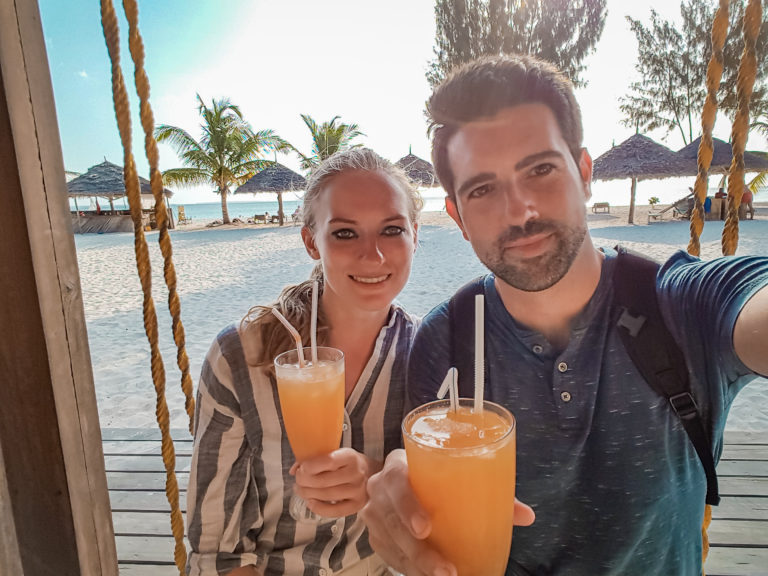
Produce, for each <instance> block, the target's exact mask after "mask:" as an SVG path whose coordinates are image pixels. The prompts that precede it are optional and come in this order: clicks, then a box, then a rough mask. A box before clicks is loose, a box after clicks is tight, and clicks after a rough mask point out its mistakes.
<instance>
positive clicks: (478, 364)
mask: <svg viewBox="0 0 768 576" xmlns="http://www.w3.org/2000/svg"><path fill="white" fill-rule="evenodd" d="M484 391H485V297H484V296H483V295H482V294H478V295H476V296H475V413H476V414H480V413H482V411H483V393H484Z"/></svg>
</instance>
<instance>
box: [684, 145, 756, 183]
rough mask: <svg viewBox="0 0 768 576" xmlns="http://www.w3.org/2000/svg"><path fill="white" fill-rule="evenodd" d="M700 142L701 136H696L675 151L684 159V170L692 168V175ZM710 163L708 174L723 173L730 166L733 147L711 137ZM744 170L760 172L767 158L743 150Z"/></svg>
mask: <svg viewBox="0 0 768 576" xmlns="http://www.w3.org/2000/svg"><path fill="white" fill-rule="evenodd" d="M700 144H701V136H699V137H698V138H696V140H694V141H693V142H691V143H690V144H688V146H686V147H685V148H681V149H680V150H678V151H677V155H678V156H679V157H680V158H682V159H683V160H684V163H685V167H686V170H692V171H693V172H692V173H693V175H696V173H697V172H698V168H697V165H696V162H697V157H698V154H699V145H700ZM712 147H713V152H712V164H711V165H710V167H709V172H710V174H725V173H727V172H728V169H729V168H730V167H731V160H732V159H733V149H732V148H731V145H730V144H729V143H728V142H724V141H723V140H720V139H719V138H712ZM744 170H745V171H747V172H762V171H763V170H768V158H766V157H765V156H763V155H761V154H754V153H752V152H749V151H746V152H744Z"/></svg>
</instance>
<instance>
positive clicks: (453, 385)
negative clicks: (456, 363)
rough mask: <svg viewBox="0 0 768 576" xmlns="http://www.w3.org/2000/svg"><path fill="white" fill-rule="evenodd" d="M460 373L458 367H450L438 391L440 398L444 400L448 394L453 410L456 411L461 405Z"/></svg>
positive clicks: (438, 397)
mask: <svg viewBox="0 0 768 576" xmlns="http://www.w3.org/2000/svg"><path fill="white" fill-rule="evenodd" d="M458 374H459V372H458V371H457V370H456V368H449V369H448V373H447V374H446V375H445V378H444V379H443V383H442V384H441V385H440V390H438V391H437V399H438V400H442V399H443V398H445V395H446V394H448V399H449V400H450V401H451V412H456V410H457V408H458V407H459V385H458V382H457V378H458Z"/></svg>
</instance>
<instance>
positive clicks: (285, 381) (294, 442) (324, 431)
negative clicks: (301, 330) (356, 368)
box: [275, 347, 344, 462]
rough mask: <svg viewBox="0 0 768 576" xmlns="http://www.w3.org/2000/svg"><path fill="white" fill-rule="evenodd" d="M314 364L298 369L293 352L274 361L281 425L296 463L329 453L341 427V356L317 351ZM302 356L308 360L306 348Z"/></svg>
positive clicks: (328, 350) (329, 350)
mask: <svg viewBox="0 0 768 576" xmlns="http://www.w3.org/2000/svg"><path fill="white" fill-rule="evenodd" d="M317 356H318V362H317V364H313V363H312V362H311V361H307V363H306V365H305V366H304V368H300V367H299V363H298V354H297V351H296V350H291V351H289V352H285V353H283V354H281V355H280V356H278V357H277V358H275V375H276V377H277V391H278V395H279V397H280V409H281V411H282V413H283V423H284V424H285V431H286V433H287V434H288V441H289V442H290V444H291V449H292V450H293V455H294V456H295V457H296V461H297V462H303V461H304V460H307V459H308V458H313V457H315V456H321V455H323V454H329V453H331V452H333V451H334V450H336V449H337V448H338V447H339V444H340V443H341V434H342V427H343V425H344V355H343V353H342V352H341V350H337V349H335V348H322V347H321V348H318V349H317ZM304 357H305V358H310V350H309V348H305V349H304Z"/></svg>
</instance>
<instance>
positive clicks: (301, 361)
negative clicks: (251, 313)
mask: <svg viewBox="0 0 768 576" xmlns="http://www.w3.org/2000/svg"><path fill="white" fill-rule="evenodd" d="M272 314H274V315H275V317H276V318H277V319H278V320H280V322H282V323H283V326H285V327H286V328H287V329H288V332H290V333H291V336H293V339H294V340H296V352H297V353H298V356H299V368H304V367H305V366H306V362H305V361H304V345H303V344H302V343H301V336H300V335H299V333H298V331H297V330H296V328H294V327H293V326H291V323H290V322H288V320H286V319H285V316H283V315H282V314H280V312H279V311H278V310H277V308H272Z"/></svg>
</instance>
